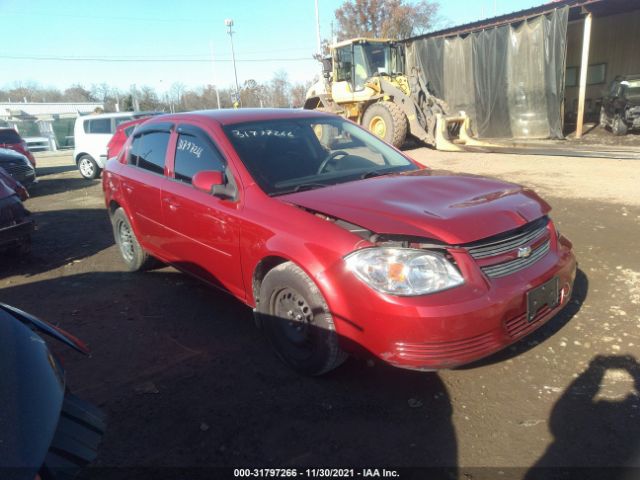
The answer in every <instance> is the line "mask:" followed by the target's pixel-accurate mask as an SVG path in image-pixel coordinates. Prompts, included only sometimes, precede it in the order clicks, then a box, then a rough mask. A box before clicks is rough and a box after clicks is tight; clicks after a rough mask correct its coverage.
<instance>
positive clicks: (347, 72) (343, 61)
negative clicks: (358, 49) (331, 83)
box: [336, 45, 353, 82]
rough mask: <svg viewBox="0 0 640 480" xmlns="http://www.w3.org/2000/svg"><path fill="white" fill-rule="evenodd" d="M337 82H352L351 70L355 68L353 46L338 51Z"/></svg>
mask: <svg viewBox="0 0 640 480" xmlns="http://www.w3.org/2000/svg"><path fill="white" fill-rule="evenodd" d="M336 67H337V72H336V81H337V82H345V81H347V82H350V81H351V69H352V67H353V55H352V54H351V45H348V46H346V47H342V48H339V49H337V50H336Z"/></svg>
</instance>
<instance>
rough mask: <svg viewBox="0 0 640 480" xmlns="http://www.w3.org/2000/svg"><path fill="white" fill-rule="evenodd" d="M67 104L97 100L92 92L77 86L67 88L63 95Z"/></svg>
mask: <svg viewBox="0 0 640 480" xmlns="http://www.w3.org/2000/svg"><path fill="white" fill-rule="evenodd" d="M63 98H64V101H65V102H95V101H96V99H95V98H94V96H93V95H91V92H90V91H89V90H87V89H86V88H84V87H83V86H82V85H79V84H75V85H72V86H71V87H69V88H67V89H66V90H65V91H64V93H63Z"/></svg>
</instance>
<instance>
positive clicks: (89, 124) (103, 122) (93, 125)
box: [84, 118, 113, 133]
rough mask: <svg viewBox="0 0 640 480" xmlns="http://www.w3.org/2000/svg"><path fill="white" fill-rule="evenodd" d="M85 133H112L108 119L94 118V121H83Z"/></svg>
mask: <svg viewBox="0 0 640 480" xmlns="http://www.w3.org/2000/svg"><path fill="white" fill-rule="evenodd" d="M84 132H85V133H113V132H112V130H111V119H110V118H96V119H95V120H85V122H84Z"/></svg>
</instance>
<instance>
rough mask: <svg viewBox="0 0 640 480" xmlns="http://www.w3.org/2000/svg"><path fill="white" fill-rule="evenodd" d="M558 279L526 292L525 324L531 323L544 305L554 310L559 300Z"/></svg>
mask: <svg viewBox="0 0 640 480" xmlns="http://www.w3.org/2000/svg"><path fill="white" fill-rule="evenodd" d="M558 285H559V281H558V277H553V278H552V279H551V280H549V281H547V282H545V283H543V284H542V285H540V286H539V287H536V288H534V289H533V290H529V291H528V292H527V322H532V321H533V319H534V318H536V315H537V313H538V311H539V310H540V309H541V308H542V307H544V306H545V305H546V306H548V307H549V308H554V307H555V306H557V305H558V299H559V291H558V290H559V289H558Z"/></svg>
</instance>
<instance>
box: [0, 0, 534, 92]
mask: <svg viewBox="0 0 640 480" xmlns="http://www.w3.org/2000/svg"><path fill="white" fill-rule="evenodd" d="M342 3H343V0H319V10H320V26H321V34H322V36H323V37H326V38H329V36H330V33H331V22H332V20H333V19H334V15H333V14H334V11H335V9H336V8H337V7H339V6H340V5H341V4H342ZM541 3H543V2H542V1H541V0H537V1H535V0H443V1H441V2H440V13H441V17H442V18H443V20H444V22H445V24H446V25H459V24H462V23H467V22H471V21H474V20H478V19H481V18H486V17H492V16H494V13H495V14H497V15H501V14H504V13H509V12H512V11H514V10H521V9H523V8H528V7H531V6H535V5H539V4H541ZM0 18H2V24H3V27H2V37H3V42H2V44H3V47H2V48H1V49H0V61H1V62H2V73H0V87H7V86H12V85H13V84H14V83H15V82H23V83H24V82H36V83H38V84H40V85H42V86H52V87H57V88H66V87H68V86H70V85H72V84H76V83H78V84H81V85H84V86H86V87H88V86H89V85H91V84H94V83H95V84H99V83H103V82H104V83H108V84H110V85H113V86H116V87H118V88H121V89H127V88H128V87H129V86H130V85H132V84H136V85H137V86H141V85H150V86H152V87H154V88H155V89H157V90H158V91H160V92H163V91H166V90H168V88H169V87H170V86H171V84H172V83H174V82H180V83H183V84H185V85H186V86H188V87H194V86H201V85H204V84H208V83H214V84H217V85H220V86H223V87H226V86H230V85H232V84H233V66H232V63H231V61H230V59H231V49H230V45H229V36H228V35H227V33H226V27H225V26H224V20H225V19H226V18H233V20H234V22H235V27H234V31H235V34H234V36H233V41H234V46H235V52H236V60H237V69H238V80H239V82H240V83H241V84H242V83H243V82H244V81H245V80H247V79H255V80H257V81H266V80H269V79H270V78H271V77H272V76H273V73H274V72H275V71H277V70H284V71H286V72H287V74H288V76H289V80H290V81H292V82H297V81H305V80H310V79H312V78H313V76H314V75H315V74H316V73H317V72H318V71H319V66H318V65H319V64H318V63H317V62H315V61H314V60H312V59H311V56H312V55H313V53H314V52H315V50H316V29H315V6H314V0H270V1H269V0H183V1H175V0H172V1H168V0H153V1H149V0H147V1H141V0H138V1H136V0H110V1H104V0H102V1H96V0H63V1H52V0H0ZM211 46H213V58H214V59H215V60H216V61H215V62H212V61H211V58H212V54H211V50H212V49H211ZM52 57H54V58H52ZM61 58H66V59H73V60H62V59H61ZM114 60H118V61H114ZM122 60H126V61H122Z"/></svg>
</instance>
